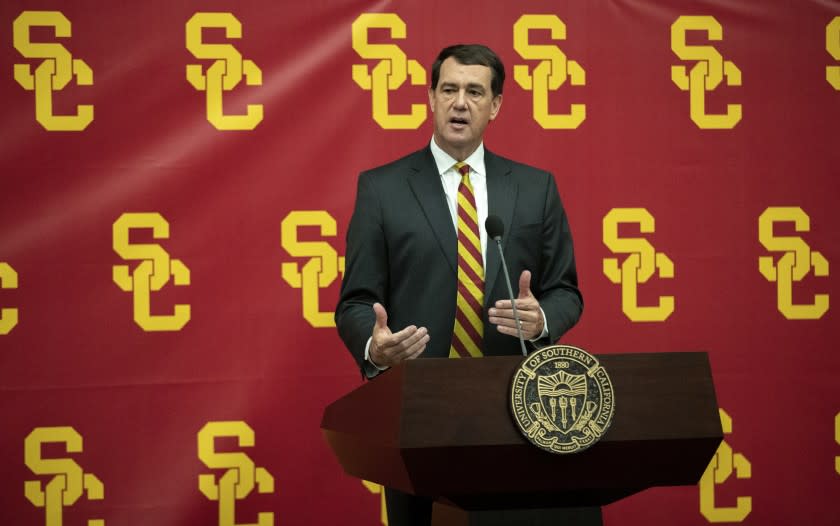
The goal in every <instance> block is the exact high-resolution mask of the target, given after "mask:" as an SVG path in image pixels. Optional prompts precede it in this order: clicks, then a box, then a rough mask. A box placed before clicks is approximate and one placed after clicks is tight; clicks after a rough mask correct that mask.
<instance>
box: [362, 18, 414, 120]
mask: <svg viewBox="0 0 840 526" xmlns="http://www.w3.org/2000/svg"><path fill="white" fill-rule="evenodd" d="M372 28H376V29H388V30H390V33H391V38H394V39H404V38H405V36H406V27H405V22H403V20H402V19H401V18H400V17H399V16H397V15H396V14H395V13H362V14H361V15H359V18H357V19H356V20H355V21H354V22H353V50H354V51H356V53H358V54H359V57H361V58H363V59H367V60H379V63H378V64H376V66H374V68H373V72H369V71H368V65H367V64H353V80H354V81H355V82H356V84H358V85H359V87H360V88H362V89H363V90H366V91H370V97H371V104H372V105H373V120H374V121H376V123H377V124H379V126H381V127H382V128H383V129H386V130H416V129H417V128H419V127H420V125H421V124H423V122H424V121H425V120H426V105H425V104H412V105H411V113H408V114H402V115H400V114H394V113H391V112H390V110H389V108H388V92H389V91H394V90H397V89H399V88H400V87H401V86H402V85H403V84H404V83H405V81H406V79H407V78H410V79H411V85H412V86H422V85H424V84H425V83H426V70H424V69H423V66H421V65H420V63H419V62H417V61H416V60H408V59H407V57H406V56H405V52H403V50H402V49H400V47H399V46H397V45H396V44H370V43H368V32H369V31H370V29H372Z"/></svg>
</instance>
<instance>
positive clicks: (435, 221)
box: [408, 147, 458, 275]
mask: <svg viewBox="0 0 840 526" xmlns="http://www.w3.org/2000/svg"><path fill="white" fill-rule="evenodd" d="M408 184H409V186H410V187H411V191H412V192H413V193H414V197H415V198H416V199H417V201H418V202H419V203H420V207H421V208H422V209H423V213H424V214H425V216H426V220H427V221H428V222H429V226H431V228H432V231H433V232H434V233H435V237H436V238H437V240H438V243H439V244H440V249H441V250H442V251H443V254H444V256H445V258H446V261H447V262H448V263H449V267H450V268H451V269H452V272H453V273H455V274H456V275H457V273H458V238H457V237H456V234H455V228H454V227H453V226H452V215H451V214H450V212H449V206H448V205H447V204H446V194H445V193H444V191H443V185H442V184H441V182H440V174H439V173H438V171H437V165H435V160H434V158H433V157H432V151H431V150H430V149H429V148H428V147H427V148H426V149H425V150H421V151H420V152H418V155H417V156H416V157H415V160H414V164H413V166H412V173H411V174H410V175H409V177H408Z"/></svg>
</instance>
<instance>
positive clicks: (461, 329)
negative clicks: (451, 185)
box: [449, 163, 484, 358]
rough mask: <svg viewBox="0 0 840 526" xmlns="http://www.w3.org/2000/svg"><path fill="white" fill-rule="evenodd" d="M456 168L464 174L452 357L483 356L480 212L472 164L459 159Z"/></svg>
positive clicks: (482, 282) (482, 267) (461, 188)
mask: <svg viewBox="0 0 840 526" xmlns="http://www.w3.org/2000/svg"><path fill="white" fill-rule="evenodd" d="M455 169H456V170H458V172H459V173H460V174H461V184H460V185H458V296H457V298H458V299H457V304H456V307H455V332H454V333H453V334H452V345H451V346H450V348H449V357H450V358H461V357H464V358H468V357H470V356H472V357H480V356H482V352H481V342H482V339H483V337H484V322H483V319H484V317H483V316H482V311H483V305H484V265H483V263H482V257H481V241H480V239H481V238H480V237H479V232H478V213H477V212H476V208H475V195H474V194H473V187H472V184H470V167H469V165H467V164H465V163H457V164H456V165H455Z"/></svg>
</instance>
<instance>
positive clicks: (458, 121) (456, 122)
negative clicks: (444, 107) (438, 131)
mask: <svg viewBox="0 0 840 526" xmlns="http://www.w3.org/2000/svg"><path fill="white" fill-rule="evenodd" d="M449 124H452V125H453V126H454V127H456V128H463V127H465V126H466V125H467V124H469V121H467V119H465V118H463V117H452V118H451V119H449Z"/></svg>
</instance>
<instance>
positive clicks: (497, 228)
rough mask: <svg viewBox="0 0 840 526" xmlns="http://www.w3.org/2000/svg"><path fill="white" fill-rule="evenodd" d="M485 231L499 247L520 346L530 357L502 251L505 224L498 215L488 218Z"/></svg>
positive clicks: (523, 354) (524, 353) (524, 354)
mask: <svg viewBox="0 0 840 526" xmlns="http://www.w3.org/2000/svg"><path fill="white" fill-rule="evenodd" d="M484 230H486V231H487V236H488V237H489V238H490V239H492V240H493V241H495V242H496V246H497V247H499V257H500V258H501V259H502V270H504V272H505V284H506V285H507V289H508V295H509V296H510V303H511V305H513V318H514V320H515V321H516V332H517V334H518V335H519V345H520V347H522V356H528V351H527V350H525V339H524V338H522V322H520V321H519V312H517V310H516V299H515V298H514V297H513V288H512V287H511V286H510V274H508V268H507V263H505V254H504V252H503V251H502V235H503V234H504V233H505V224H504V223H502V219H501V218H500V217H499V216H496V215H490V216H487V220H486V221H485V222H484Z"/></svg>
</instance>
